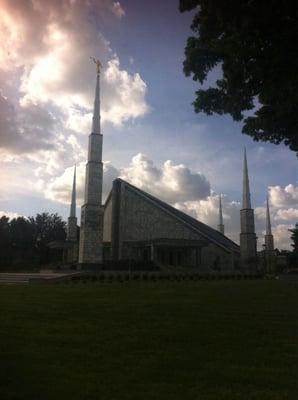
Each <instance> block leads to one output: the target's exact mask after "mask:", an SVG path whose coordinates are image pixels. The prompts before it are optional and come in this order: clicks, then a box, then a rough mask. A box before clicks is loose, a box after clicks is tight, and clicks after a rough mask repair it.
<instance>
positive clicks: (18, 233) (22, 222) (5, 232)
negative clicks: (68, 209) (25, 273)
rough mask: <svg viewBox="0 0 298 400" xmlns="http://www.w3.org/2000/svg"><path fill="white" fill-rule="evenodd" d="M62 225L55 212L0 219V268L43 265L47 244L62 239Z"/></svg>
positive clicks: (47, 249)
mask: <svg viewBox="0 0 298 400" xmlns="http://www.w3.org/2000/svg"><path fill="white" fill-rule="evenodd" d="M65 238H66V224H65V222H64V221H63V220H62V218H61V217H60V216H59V215H57V214H48V213H42V214H37V215H36V217H29V218H28V219H27V218H24V217H18V218H14V219H12V220H11V221H9V218H7V217H6V216H3V217H1V218H0V267H4V268H6V267H7V266H10V265H27V266H32V265H34V264H45V263H48V262H49V261H50V252H49V248H48V246H47V245H48V244H49V243H50V242H52V241H55V240H57V241H64V240H65Z"/></svg>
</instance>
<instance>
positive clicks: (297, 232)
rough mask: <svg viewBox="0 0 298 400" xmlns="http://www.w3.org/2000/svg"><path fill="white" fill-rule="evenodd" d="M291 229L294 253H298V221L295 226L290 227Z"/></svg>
mask: <svg viewBox="0 0 298 400" xmlns="http://www.w3.org/2000/svg"><path fill="white" fill-rule="evenodd" d="M289 231H290V232H291V233H292V235H291V240H292V242H293V243H292V244H291V246H292V247H293V253H296V254H298V222H297V223H296V225H295V228H293V229H289Z"/></svg>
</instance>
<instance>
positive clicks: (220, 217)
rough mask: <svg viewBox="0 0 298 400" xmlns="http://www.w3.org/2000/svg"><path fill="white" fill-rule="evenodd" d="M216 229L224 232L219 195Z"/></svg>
mask: <svg viewBox="0 0 298 400" xmlns="http://www.w3.org/2000/svg"><path fill="white" fill-rule="evenodd" d="M218 230H219V232H221V233H222V234H223V235H224V234H225V227H224V224H223V217H222V205H221V195H220V196H219V210H218Z"/></svg>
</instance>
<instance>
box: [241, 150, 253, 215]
mask: <svg viewBox="0 0 298 400" xmlns="http://www.w3.org/2000/svg"><path fill="white" fill-rule="evenodd" d="M248 208H251V202H250V191H249V179H248V168H247V158H246V148H244V160H243V192H242V209H248Z"/></svg>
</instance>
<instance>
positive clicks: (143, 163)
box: [121, 153, 210, 204]
mask: <svg viewBox="0 0 298 400" xmlns="http://www.w3.org/2000/svg"><path fill="white" fill-rule="evenodd" d="M121 178H123V179H125V180H127V181H128V182H130V183H132V184H133V185H135V186H137V187H139V188H140V189H143V190H145V191H148V192H149V193H152V194H153V195H155V196H157V197H159V198H161V199H163V200H165V201H167V202H169V203H171V204H173V203H175V202H180V201H186V200H199V199H204V198H206V197H207V196H208V195H209V194H210V183H209V181H208V180H207V178H206V177H205V176H204V175H203V174H201V173H199V172H193V171H191V170H190V169H189V168H187V167H186V166H185V165H183V164H179V165H174V164H173V162H172V161H170V160H167V161H165V162H164V164H163V165H162V167H161V168H158V167H156V166H155V165H154V163H153V161H152V160H150V159H149V158H148V157H147V156H146V155H144V154H142V153H139V154H137V155H136V156H134V157H133V158H132V161H131V163H130V165H129V166H128V167H126V168H123V169H122V170H121Z"/></svg>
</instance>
